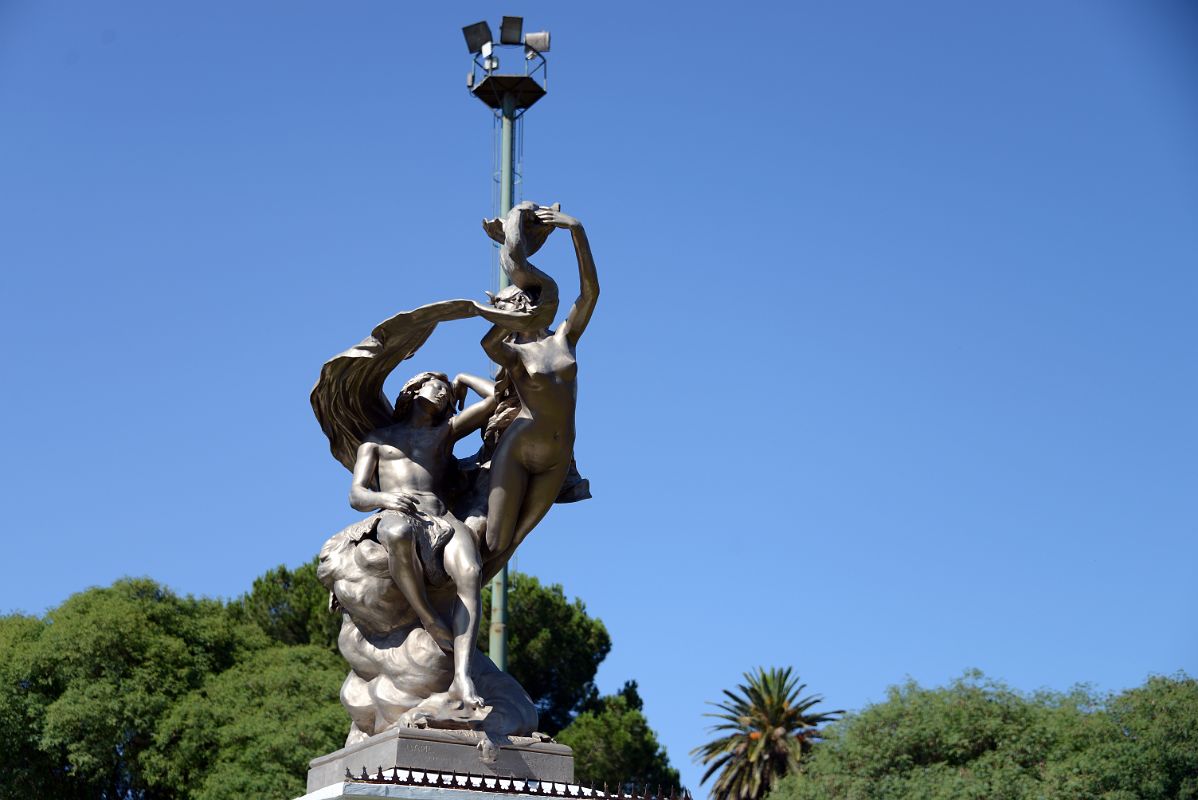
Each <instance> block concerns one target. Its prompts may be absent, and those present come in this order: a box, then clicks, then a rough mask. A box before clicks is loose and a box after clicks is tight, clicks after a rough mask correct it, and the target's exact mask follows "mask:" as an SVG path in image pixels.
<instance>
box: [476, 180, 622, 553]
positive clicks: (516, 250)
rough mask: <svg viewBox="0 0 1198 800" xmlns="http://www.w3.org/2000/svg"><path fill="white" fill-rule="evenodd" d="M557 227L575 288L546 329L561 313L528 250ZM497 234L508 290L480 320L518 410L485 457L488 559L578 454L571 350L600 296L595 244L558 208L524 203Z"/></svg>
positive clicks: (517, 532) (532, 520)
mask: <svg viewBox="0 0 1198 800" xmlns="http://www.w3.org/2000/svg"><path fill="white" fill-rule="evenodd" d="M553 228H565V229H566V230H568V231H570V235H571V237H572V238H573V240H574V251H575V254H576V255H577V257H578V278H579V285H580V294H579V297H578V300H576V301H575V303H574V306H573V307H572V308H571V309H570V313H569V315H568V316H567V317H566V319H565V321H564V322H563V323H562V324H561V325H560V326H559V327H558V329H557V330H556V331H551V330H549V328H548V325H549V324H550V323H551V322H552V320H553V315H554V314H555V312H556V309H557V295H558V289H557V284H556V283H554V281H553V279H552V278H550V277H549V276H548V275H546V274H545V273H543V272H541V271H540V270H538V269H537V268H536V267H534V266H533V265H532V264H530V263H528V251H530V250H535V249H536V247H539V246H540V243H541V242H543V241H544V239H545V236H546V235H547V234H548V232H549V231H550V230H552V229H553ZM488 232H489V233H492V236H495V234H494V233H493V232H492V230H491V229H490V228H489V229H488ZM503 235H504V240H503V248H502V250H501V251H500V259H501V264H502V266H503V269H504V271H505V272H507V274H508V276H509V278H510V279H511V281H512V285H511V286H509V287H507V288H506V289H504V290H503V291H501V292H499V294H497V295H496V296H495V297H494V298H493V299H492V305H493V306H494V308H486V307H481V306H480V308H479V315H480V316H482V317H485V318H486V319H488V320H491V321H492V322H494V323H495V325H494V326H493V327H492V328H491V330H490V331H489V332H488V333H487V335H486V336H485V337H483V340H482V346H483V350H485V351H486V352H487V355H489V356H490V357H491V358H492V359H493V360H494V361H495V363H496V364H498V365H499V366H500V367H502V368H503V369H504V370H505V371H506V372H507V375H508V378H509V380H510V381H511V383H512V386H513V387H514V388H515V390H516V394H517V395H518V396H519V398H520V405H521V408H520V412H519V414H518V415H517V417H516V419H515V420H513V421H512V423H511V425H510V426H509V427H508V428H507V430H506V431H505V432H504V434H503V436H502V437H501V438H500V440H499V446H498V448H497V449H496V451H495V455H494V456H493V457H492V460H491V491H490V495H489V496H488V502H487V533H486V541H487V549H488V550H489V551H490V552H492V553H496V552H506V551H510V550H512V549H514V548H515V547H516V546H518V545H519V544H520V542H521V541H523V539H524V537H525V536H527V535H528V533H529V532H530V531H531V530H532V529H533V528H534V527H535V526H536V524H537V523H538V522H540V521H541V518H542V517H544V516H545V514H546V512H548V511H549V507H550V506H552V505H553V503H554V501H555V500H556V499H557V496H558V493H559V492H560V491H561V488H562V483H563V481H564V480H565V477H566V474H567V472H568V471H569V469H570V462H571V461H572V460H573V457H574V409H575V405H576V400H577V384H576V382H575V376H576V374H577V372H578V365H577V361H576V358H575V347H576V346H577V345H578V340H579V338H580V337H581V336H582V333H583V331H584V330H586V326H587V323H588V322H589V321H590V319H591V314H592V312H593V311H594V310H595V302H596V300H597V299H598V298H599V279H598V277H597V276H596V273H595V261H594V259H593V258H592V256H591V246H590V243H589V242H588V241H587V235H586V231H584V230H583V227H582V223H580V222H579V221H578V220H577V219H575V218H574V217H571V216H567V215H566V214H563V213H561V211H559V210H558V209H557V208H556V207H553V208H549V207H545V206H533V205H532V204H531V203H521V204H520V205H519V206H517V207H516V208H514V209H513V210H512V212H511V213H510V214H509V215H508V217H507V219H505V220H503ZM496 238H498V237H496ZM530 241H531V242H532V243H533V244H532V246H529V245H528V244H527V242H530Z"/></svg>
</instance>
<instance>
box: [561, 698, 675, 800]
mask: <svg viewBox="0 0 1198 800" xmlns="http://www.w3.org/2000/svg"><path fill="white" fill-rule="evenodd" d="M643 705H644V704H643V702H642V701H641V696H640V694H639V693H638V692H637V688H636V681H628V682H627V683H625V684H624V688H623V689H621V690H620V691H619V692H618V693H617V694H614V695H608V696H605V697H601V698H599V699H598V700H596V701H594V702H593V703H591V704H590V705H589V706H588V708H587V709H586V710H584V711H583V712H582V713H580V714H579V715H578V716H577V717H575V718H574V721H573V722H571V723H570V724H569V725H567V726H566V727H565V728H564V729H562V731H561V733H559V734H558V735H557V740H558V741H559V742H561V743H562V744H566V745H569V746H570V747H572V748H574V752H575V753H576V754H578V758H577V760H576V761H575V764H574V775H575V780H576V781H578V782H579V783H593V784H594V785H596V786H600V785H604V784H606V785H608V786H610V787H611V788H612V789H613V790H614V789H615V788H616V787H617V786H624V787H625V788H627V789H628V790H629V791H632V788H631V787H633V786H642V787H643V786H650V787H653V788H654V790H655V791H656V788H657V787H659V786H660V787H663V789H668V788H670V787H677V786H678V770H676V769H674V768H673V767H671V766H670V759H669V756H667V755H666V750H665V748H664V747H662V746H661V744H659V743H658V741H657V735H656V734H655V733H654V732H653V729H652V728H650V727H649V721H648V720H647V719H646V718H645V714H644V712H643V711H642V707H643Z"/></svg>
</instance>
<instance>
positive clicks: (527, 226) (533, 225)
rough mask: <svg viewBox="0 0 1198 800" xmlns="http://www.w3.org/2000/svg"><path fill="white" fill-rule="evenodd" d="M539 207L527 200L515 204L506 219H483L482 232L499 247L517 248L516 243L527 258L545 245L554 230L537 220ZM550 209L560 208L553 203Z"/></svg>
mask: <svg viewBox="0 0 1198 800" xmlns="http://www.w3.org/2000/svg"><path fill="white" fill-rule="evenodd" d="M539 207H540V206H538V205H537V204H536V203H531V202H529V201H527V200H525V201H524V202H523V203H517V204H516V205H514V206H512V210H511V211H509V212H508V213H507V216H506V217H498V218H496V219H484V220H483V230H485V231H486V232H487V235H488V236H490V237H491V238H492V239H494V240H495V241H496V242H498V243H499V244H500V245H505V244H507V245H512V246H517V243H518V246H520V247H523V248H524V256H525V257H526V258H527V257H528V256H531V255H532V254H533V253H535V252H537V251H538V250H540V249H541V245H543V244H545V240H546V239H548V238H549V234H551V233H553V230H554V229H553V226H552V225H546V224H545V223H543V222H541V220H540V219H538V218H537V214H536V211H537V209H538V208H539ZM550 208H560V206H559V205H558V204H557V203H554V204H553V205H552V206H550Z"/></svg>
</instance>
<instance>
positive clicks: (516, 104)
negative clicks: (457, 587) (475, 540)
mask: <svg viewBox="0 0 1198 800" xmlns="http://www.w3.org/2000/svg"><path fill="white" fill-rule="evenodd" d="M523 29H524V18H523V17H504V18H503V21H502V22H500V24H499V42H498V43H496V42H495V41H494V38H493V37H492V35H491V26H490V25H488V24H487V23H486V22H485V21H483V22H476V23H474V24H473V25H467V26H466V27H464V28H462V33H463V34H464V35H465V37H466V47H467V48H468V49H469V50H470V54H471V66H470V74H469V75H468V76H467V77H466V87H467V88H468V89H469V90H470V93H471V94H473V95H474V96H475V97H477V98H478V99H479V100H481V101H482V102H483V103H484V104H486V105H487V106H488V107H489V108H490V109H491V113H492V114H494V115H495V118H496V119H497V120H498V121H499V129H500V133H499V198H498V201H499V202H498V208H496V209H495V212H496V216H498V217H501V218H502V217H505V216H507V213H508V212H509V211H511V210H512V206H513V205H514V204H515V184H516V163H517V159H516V140H517V138H518V126H519V125H521V124H522V123H521V120H522V119H523V117H524V112H525V111H527V110H528V109H529V108H530V107H531V106H532V104H533V103H535V102H537V101H538V100H540V99H541V98H542V97H544V96H545V92H546V89H547V86H548V78H549V64H548V62H547V61H546V60H545V56H544V55H543V54H544V53H547V52H549V33H548V31H540V32H537V33H529V34H524V32H523ZM516 48H520V49H519V50H517V49H516ZM499 49H503V50H508V51H510V53H508V54H506V55H505V57H506V58H517V57H519V58H520V63H521V64H522V65H523V68H522V71H519V72H517V71H514V70H513V71H508V72H502V73H501V72H499V69H500V65H499V56H498V55H497V51H498V50H499ZM521 51H522V52H521ZM495 271H496V278H497V285H498V287H499V288H500V289H503V288H504V287H506V286H507V285H508V279H507V275H506V274H504V272H503V269H502V268H501V267H500V266H499V265H498V261H497V262H496V267H495ZM490 634H491V635H490V647H489V653H488V654H489V655H490V657H491V660H492V661H493V662H495V666H497V667H499V668H500V669H501V670H504V671H507V565H506V564H505V565H504V566H503V569H501V570H500V571H499V574H498V575H496V576H495V578H494V579H493V580H492V581H491V631H490Z"/></svg>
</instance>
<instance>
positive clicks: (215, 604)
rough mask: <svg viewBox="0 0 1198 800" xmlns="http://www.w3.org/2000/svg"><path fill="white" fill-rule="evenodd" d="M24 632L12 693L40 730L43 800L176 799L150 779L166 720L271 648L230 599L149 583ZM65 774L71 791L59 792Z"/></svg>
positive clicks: (76, 602)
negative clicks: (181, 593)
mask: <svg viewBox="0 0 1198 800" xmlns="http://www.w3.org/2000/svg"><path fill="white" fill-rule="evenodd" d="M12 625H13V623H12V622H11V621H10V622H9V623H8V624H7V625H6V627H11V626H12ZM22 627H24V629H25V630H24V632H23V633H21V634H20V635H21V636H22V642H21V651H20V656H19V658H18V659H14V660H10V661H9V665H10V666H9V674H8V675H7V676H6V680H5V684H6V687H5V690H4V691H5V692H6V693H7V694H9V695H10V696H12V698H13V701H14V703H15V706H16V707H18V708H23V709H24V711H23V712H21V713H24V714H26V718H27V723H28V724H29V728H30V729H31V730H32V731H34V732H35V733H36V737H35V739H34V740H33V741H36V743H37V749H38V750H39V752H40V754H41V757H40V760H39V761H37V762H35V763H39V764H40V765H42V766H49V779H50V783H49V784H47V785H44V786H41V787H39V788H38V790H37V791H34V792H32V796H39V797H69V796H72V795H73V794H75V793H77V794H78V796H83V797H89V798H101V800H107V799H109V798H111V799H113V800H115V799H116V798H120V799H121V800H125V799H126V798H134V799H136V800H153V799H154V798H158V797H168V796H169V795H161V794H158V793H156V792H155V791H153V790H152V789H151V788H150V787H148V786H147V785H146V782H145V781H144V780H143V769H142V768H143V764H142V758H143V755H144V753H145V751H146V749H147V747H148V746H149V745H150V743H151V741H152V737H153V731H154V728H155V726H156V725H157V723H158V721H159V720H160V719H161V718H162V717H163V715H164V714H165V713H166V711H167V710H168V709H169V708H170V706H171V704H172V703H173V702H174V701H175V700H176V699H178V698H179V697H181V696H183V695H184V694H186V693H187V692H190V691H191V690H193V689H195V688H197V687H198V686H200V685H201V684H202V683H203V681H204V679H205V678H206V677H207V676H208V675H210V674H211V673H214V672H220V671H222V670H224V669H226V668H228V667H229V666H231V665H232V664H233V663H234V662H235V661H236V660H237V659H238V658H239V657H240V656H241V655H243V654H244V653H246V652H248V651H250V650H253V649H256V648H260V647H262V646H264V645H265V644H266V640H265V637H264V636H263V635H262V634H261V633H260V632H259V631H257V630H256V629H255V628H253V627H251V626H248V625H244V624H241V625H239V624H237V623H235V622H234V621H233V620H231V619H230V618H229V615H228V614H227V613H226V611H225V608H224V604H223V603H220V602H219V601H214V600H197V599H194V598H191V597H185V598H181V597H178V596H176V595H175V594H173V593H171V592H170V591H168V590H167V589H165V588H163V587H162V586H160V585H158V584H156V583H154V582H153V581H150V580H147V579H137V580H122V581H118V582H116V583H115V584H114V585H113V586H112V587H111V588H107V589H89V590H87V591H85V592H81V593H79V594H76V595H74V596H72V597H71V598H69V599H68V600H67V601H66V602H65V603H63V604H62V605H61V606H59V607H58V608H56V609H54V610H53V611H51V612H50V613H49V614H48V615H47V617H46V624H43V625H41V627H40V630H36V631H35V629H34V627H33V626H31V625H28V624H23V625H22ZM6 660H7V659H6ZM14 662H15V664H14ZM14 666H15V670H14V669H13V667H14ZM6 700H7V698H6ZM4 766H5V767H6V768H8V767H10V766H11V765H9V764H6V765H4ZM17 766H18V767H19V766H20V765H17ZM39 768H40V767H39ZM59 776H62V778H63V779H65V780H66V782H68V783H69V784H71V787H72V788H71V790H70V791H69V792H62V793H60V792H59V791H58V788H59V784H61V783H62V780H60V779H59Z"/></svg>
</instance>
